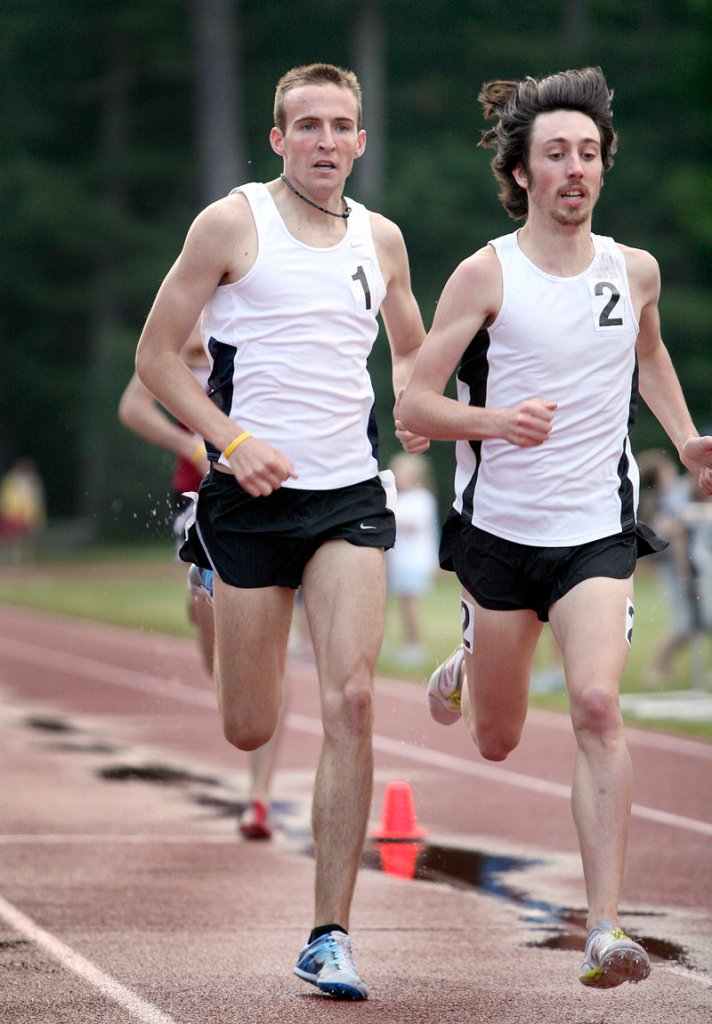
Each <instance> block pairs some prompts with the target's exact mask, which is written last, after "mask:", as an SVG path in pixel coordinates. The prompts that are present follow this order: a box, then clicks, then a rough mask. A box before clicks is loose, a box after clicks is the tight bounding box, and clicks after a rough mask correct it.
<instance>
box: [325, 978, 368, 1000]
mask: <svg viewBox="0 0 712 1024" xmlns="http://www.w3.org/2000/svg"><path fill="white" fill-rule="evenodd" d="M316 987H317V988H318V989H319V991H320V992H325V993H326V995H328V996H331V998H332V999H348V1000H349V1001H350V1002H352V1003H356V1002H360V1001H361V1000H363V999H367V998H368V995H367V993H365V992H362V991H361V989H360V988H354V986H353V985H344V984H343V983H341V982H338V981H323V982H320V983H317V986H316Z"/></svg>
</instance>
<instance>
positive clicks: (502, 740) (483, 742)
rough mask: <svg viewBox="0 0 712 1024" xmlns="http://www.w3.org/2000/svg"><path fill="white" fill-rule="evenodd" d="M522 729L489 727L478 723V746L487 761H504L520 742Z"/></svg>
mask: <svg viewBox="0 0 712 1024" xmlns="http://www.w3.org/2000/svg"><path fill="white" fill-rule="evenodd" d="M521 735H522V731H521V729H517V730H515V729H504V730H503V729H502V728H499V727H497V728H494V729H487V728H484V727H482V726H479V725H478V728H477V739H476V742H477V746H478V748H479V751H480V753H481V754H482V756H483V757H484V758H485V760H486V761H504V760H505V759H506V758H507V757H508V756H509V755H510V754H511V753H512V751H513V750H514V748H515V747H516V746H517V745H518V744H519V740H520V738H521Z"/></svg>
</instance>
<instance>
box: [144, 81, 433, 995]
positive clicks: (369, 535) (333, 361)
mask: <svg viewBox="0 0 712 1024" xmlns="http://www.w3.org/2000/svg"><path fill="white" fill-rule="evenodd" d="M270 143H271V145H272V149H273V150H274V151H275V153H277V154H278V156H280V157H281V158H282V160H283V168H284V169H283V174H282V175H281V176H280V177H279V178H276V179H275V180H274V181H270V182H268V183H266V184H263V183H261V182H252V183H250V184H246V185H243V186H241V187H240V188H237V189H235V191H234V192H232V193H231V194H230V195H229V196H227V197H225V198H223V199H220V200H218V201H217V202H215V203H213V204H212V205H211V206H209V207H208V208H207V209H206V210H204V211H203V212H202V213H201V214H199V215H198V217H197V218H196V220H195V221H194V223H193V225H192V227H191V228H190V231H189V232H188V235H187V238H186V241H185V245H184V247H183V250H182V252H181V254H180V256H179V257H178V259H177V261H176V262H175V264H174V265H173V267H172V269H171V270H170V271H169V273H168V275H167V277H166V279H165V281H164V282H163V284H162V285H161V288H160V290H159V292H158V295H157V297H156V300H155V303H154V305H153V308H152V310H151V312H150V314H149V316H148V320H147V322H146V326H145V328H144V330H143V333H142V335H141V339H140V341H139V346H138V352H137V363H136V366H137V372H138V374H139V376H140V378H141V380H142V381H143V382H144V384H145V385H146V387H148V388H149V389H150V390H151V391H152V392H153V393H154V394H155V395H156V397H157V398H158V400H159V401H160V402H161V403H162V404H163V405H164V406H165V407H166V408H168V409H170V410H171V412H173V413H174V414H175V415H176V416H177V418H178V419H179V420H180V421H181V422H183V423H186V424H188V425H189V426H190V427H191V428H192V429H193V430H194V431H195V432H196V433H197V434H198V435H199V436H200V437H204V438H205V439H206V442H207V447H208V453H209V458H210V459H211V461H212V467H211V469H210V471H209V473H208V475H207V476H206V477H205V479H204V480H203V483H202V485H201V488H200V494H199V499H198V503H197V519H196V523H195V527H194V529H193V531H192V532H191V534H190V535H189V538H188V541H187V542H186V544H185V545H184V547H183V550H182V552H181V554H182V557H184V558H185V559H186V561H193V562H196V563H197V564H199V565H201V566H203V567H204V568H206V569H213V570H214V580H213V582H214V592H213V599H214V612H215V636H216V652H215V683H216V688H217V694H218V704H219V709H220V715H221V718H222V724H223V729H224V732H225V735H226V737H227V739H228V740H229V741H230V743H232V744H234V745H235V746H236V747H238V748H239V749H241V750H254V749H255V748H257V747H259V746H261V745H262V744H264V743H266V742H267V740H269V738H270V736H271V735H272V733H273V732H274V729H275V727H276V724H277V721H278V718H279V709H280V703H281V700H282V685H283V675H284V669H285V658H286V651H287V640H288V636H289V626H290V622H291V618H292V611H293V607H294V597H295V594H296V591H297V588H299V587H300V586H301V588H302V595H303V599H304V606H305V610H306V614H307V618H308V623H309V631H310V634H311V638H312V642H313V647H314V654H315V660H316V666H317V671H318V676H319V685H320V690H321V708H322V724H323V730H324V741H323V746H322V751H321V756H320V759H319V765H318V768H317V773H316V781H315V784H314V796H313V802H312V826H313V833H314V849H315V862H316V867H315V871H316V884H315V919H314V928H313V930H312V932H311V934H310V936H309V940H308V942H307V944H306V945H305V947H304V949H303V950H302V951H301V953H300V955H299V958H298V961H297V965H296V967H295V973H296V974H297V975H298V976H299V977H300V978H302V979H303V980H305V981H307V982H310V983H311V984H313V985H316V986H317V988H318V989H319V990H320V991H322V992H325V993H327V994H329V995H331V996H333V997H335V998H338V999H365V998H366V997H367V995H368V988H367V986H366V984H365V983H364V982H363V981H362V979H361V978H360V977H359V976H358V974H357V972H356V968H355V966H354V962H353V957H352V952H351V940H350V937H349V935H348V928H349V912H350V908H351V901H352V897H353V892H354V886H355V883H356V875H357V870H358V865H359V860H360V856H361V850H362V847H363V843H364V839H365V834H366V828H367V824H368V816H369V813H370V805H371V789H372V778H373V754H372V743H371V732H372V719H373V676H374V671H375V664H376V658H377V656H378V653H379V650H380V647H381V640H382V636H383V625H384V619H385V601H386V579H385V569H384V563H385V555H384V550H385V549H386V548H390V547H391V546H392V545H393V541H394V537H395V521H394V516H393V513H392V511H391V509H390V508H389V507H388V506H387V503H386V491H385V488H384V486H383V484H382V482H381V479H380V478H379V475H378V460H377V455H378V453H377V447H376V438H375V435H374V431H373V417H372V412H373V402H374V394H373V388H372V386H371V380H370V377H369V373H368V369H367V365H366V364H367V359H368V356H369V353H370V351H371V348H372V346H373V343H374V341H375V339H376V335H377V332H378V321H377V316H378V313H379V310H380V313H381V315H382V317H383V321H384V324H385V328H386V334H387V335H388V341H389V344H390V348H391V356H392V363H393V386H394V389H395V392H396V394H397V393H398V392H399V391H400V390H401V389H403V388H404V387H405V385H406V383H407V381H408V377H409V375H410V371H411V369H412V366H413V363H414V360H415V356H416V353H417V350H418V348H419V347H420V345H421V343H422V341H423V338H424V335H425V331H424V328H423V323H422V319H421V316H420V312H419V310H418V306H417V304H416V301H415V299H414V297H413V293H412V291H411V286H410V271H409V267H408V257H407V254H406V249H405V245H404V243H403V238H402V235H401V232H400V231H399V229H398V228H397V227H396V225H395V224H393V223H392V222H391V221H388V220H386V219H385V218H384V217H382V216H380V215H379V214H375V213H370V212H369V211H368V210H366V208H365V207H363V206H362V205H361V204H359V203H356V202H353V201H352V200H351V199H346V198H345V197H344V195H343V188H344V183H345V181H346V178H347V177H348V175H349V174H350V173H351V169H352V166H353V163H354V160H355V159H356V158H357V157H359V156H361V154H362V153H363V151H364V148H365V145H366V134H365V132H364V131H363V129H362V128H361V90H360V87H359V84H358V80H357V79H356V76H355V75H354V74H353V73H352V72H350V71H344V70H343V69H341V68H337V67H334V66H333V65H330V64H314V65H309V66H307V67H300V68H294V69H293V70H292V71H290V72H288V73H287V74H286V75H284V76H283V77H282V79H281V80H280V82H279V83H278V85H277V90H276V95H275V106H274V127H273V128H272V130H271V132H270ZM201 310H204V312H203V313H202V330H203V341H204V344H205V346H206V348H207V350H208V352H209V354H210V359H211V363H212V370H211V375H210V379H209V381H208V384H209V387H210V389H211V395H210V397H208V396H206V395H205V393H204V392H203V391H202V390H201V388H200V387H199V386H198V385H197V384H196V382H195V381H194V380H193V378H192V377H191V376H190V373H189V372H188V371H187V370H186V368H185V366H184V364H183V363H181V361H180V359H179V357H178V352H179V350H180V348H181V345H182V344H183V342H184V341H185V338H186V337H187V336H188V334H189V332H190V329H191V326H192V325H193V323H194V322H195V320H196V319H197V318H198V316H199V315H200V313H201ZM211 399H212V400H211ZM396 435H397V436H398V437H399V439H400V441H401V443H402V444H403V446H404V447H405V448H406V450H409V451H424V450H425V448H427V446H428V442H427V440H425V439H424V438H420V437H416V436H414V435H412V434H409V433H408V432H407V431H403V430H401V429H400V428H397V429H396Z"/></svg>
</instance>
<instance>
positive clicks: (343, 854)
mask: <svg viewBox="0 0 712 1024" xmlns="http://www.w3.org/2000/svg"><path fill="white" fill-rule="evenodd" d="M302 589H303V593H304V602H305V607H306V612H307V617H308V621H309V629H310V632H311V636H312V642H313V645H314V653H315V657H316V664H317V670H318V673H319V684H320V691H321V713H322V723H323V726H324V742H323V746H322V750H321V756H320V759H319V765H318V768H317V773H316V780H315V783H314V798H313V804H312V825H313V833H314V849H315V860H316V883H315V926H320V925H324V924H339V925H341V927H343V928H344V929H345V930H347V931H348V926H349V914H350V910H351V901H352V897H353V891H354V887H355V884H356V874H357V871H358V865H359V861H360V858H361V851H362V847H363V842H364V839H365V836H366V828H367V825H368V817H369V813H370V807H371V793H372V786H373V751H372V745H371V733H372V725H373V675H374V671H375V665H376V659H377V657H378V653H379V651H380V648H381V642H382V639H383V625H384V619H385V602H386V578H385V560H384V556H383V552H382V551H381V550H380V549H378V548H362V547H357V546H355V545H352V544H349V543H348V542H346V541H343V540H336V541H329V542H327V543H326V544H323V545H322V546H321V547H320V548H319V550H318V551H317V552H316V554H315V555H314V556H313V557H312V559H311V560H310V561H309V563H308V564H307V567H306V570H305V572H304V578H303V581H302Z"/></svg>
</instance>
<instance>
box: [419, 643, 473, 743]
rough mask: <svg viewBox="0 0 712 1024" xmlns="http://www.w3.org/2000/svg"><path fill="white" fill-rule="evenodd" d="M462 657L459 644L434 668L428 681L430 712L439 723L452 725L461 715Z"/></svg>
mask: <svg viewBox="0 0 712 1024" xmlns="http://www.w3.org/2000/svg"><path fill="white" fill-rule="evenodd" d="M464 657H465V651H464V649H463V648H462V646H460V647H458V648H457V650H456V651H454V652H453V653H452V654H451V655H450V657H449V658H448V660H447V661H446V662H444V663H443V664H442V665H440V666H439V667H438V668H436V669H435V671H434V672H433V674H432V675H431V677H430V681H429V682H428V707H429V708H430V714H431V715H432V716H433V718H434V719H435V721H436V722H440V724H441V725H452V724H453V722H456V721H457V720H458V718H460V716H461V715H462V711H461V709H460V700H461V698H462V683H463V678H464V673H463V670H462V662H463V658H464Z"/></svg>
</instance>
